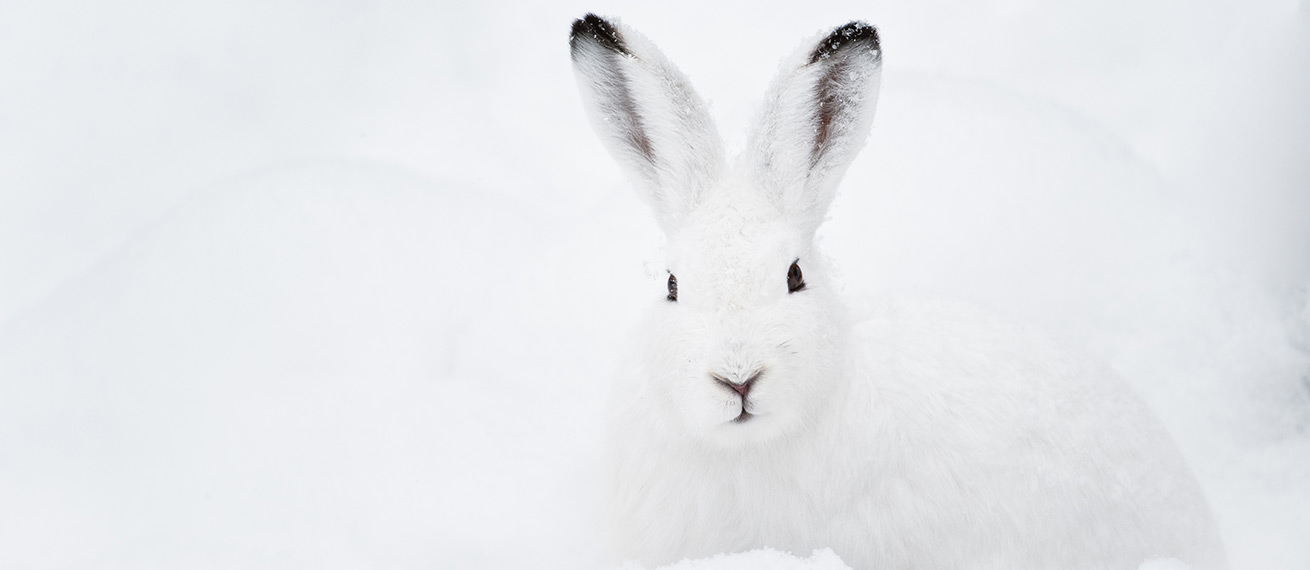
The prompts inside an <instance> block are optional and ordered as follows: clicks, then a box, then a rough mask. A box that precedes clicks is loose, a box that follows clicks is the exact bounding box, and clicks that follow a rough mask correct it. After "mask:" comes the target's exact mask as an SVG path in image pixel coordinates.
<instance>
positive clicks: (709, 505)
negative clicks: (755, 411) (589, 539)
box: [615, 462, 849, 564]
mask: <svg viewBox="0 0 1310 570" xmlns="http://www.w3.org/2000/svg"><path fill="white" fill-rule="evenodd" d="M806 472H807V469H803V468H799V469H779V468H777V467H776V466H760V465H754V466H752V465H727V464H720V463H697V462H687V463H684V464H682V465H681V466H680V468H678V469H672V470H664V471H663V472H660V473H653V472H647V473H628V474H627V475H628V476H630V477H633V478H634V480H644V484H642V485H640V486H639V487H629V488H628V491H629V492H632V493H640V495H641V496H630V497H626V498H621V500H620V501H619V502H618V503H617V504H620V505H623V509H624V510H625V512H619V513H615V514H616V515H617V517H618V520H619V521H620V524H621V526H622V527H623V533H622V534H624V535H626V537H625V538H626V539H625V540H624V542H627V550H628V551H629V554H630V555H635V556H636V557H638V558H640V559H642V560H643V561H644V562H647V563H651V564H664V563H668V562H676V561H677V560H679V559H681V558H684V557H687V558H697V557H704V556H710V555H714V554H717V553H721V552H740V551H746V550H752V549H757V548H773V549H778V550H784V551H792V552H798V553H808V552H810V551H811V550H813V549H815V548H821V547H823V546H827V545H828V542H829V541H828V538H829V537H830V535H831V531H832V529H831V528H830V527H831V526H832V525H833V524H834V522H835V521H834V519H833V517H832V515H831V513H834V512H840V511H841V510H843V509H840V508H837V506H836V505H834V504H833V501H834V500H835V499H836V498H837V497H839V496H841V495H842V493H839V492H834V491H835V490H834V489H832V488H831V486H830V485H829V486H826V487H825V485H824V484H823V482H822V481H819V480H818V479H813V478H809V477H806ZM848 496H849V495H848Z"/></svg>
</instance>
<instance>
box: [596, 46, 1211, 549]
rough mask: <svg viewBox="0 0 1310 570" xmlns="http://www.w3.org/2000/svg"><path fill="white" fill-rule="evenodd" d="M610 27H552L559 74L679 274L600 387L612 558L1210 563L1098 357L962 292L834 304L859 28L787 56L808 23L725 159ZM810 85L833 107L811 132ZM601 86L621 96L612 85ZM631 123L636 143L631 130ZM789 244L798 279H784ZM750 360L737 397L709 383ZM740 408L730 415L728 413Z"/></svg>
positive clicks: (693, 105) (1145, 434) (1202, 526)
mask: <svg viewBox="0 0 1310 570" xmlns="http://www.w3.org/2000/svg"><path fill="white" fill-rule="evenodd" d="M614 29H616V30H617V32H618V35H619V37H620V38H621V39H622V40H623V46H624V47H625V49H626V50H627V52H628V53H627V54H617V53H615V52H613V51H612V50H606V48H605V47H603V46H601V45H600V43H598V42H589V41H588V39H587V38H585V37H584V38H578V37H575V38H573V43H574V62H575V69H576V71H577V74H578V79H579V84H580V86H581V87H582V91H583V94H584V99H585V100H586V102H587V106H588V108H589V110H590V113H591V117H592V120H593V125H594V126H595V127H596V129H597V131H598V132H599V133H600V134H601V139H602V140H603V141H604V142H606V144H607V146H608V147H609V149H610V151H611V153H612V154H613V155H614V156H615V157H617V158H618V160H619V162H620V164H622V165H624V168H625V169H626V170H627V172H628V174H629V175H630V176H631V177H632V178H633V180H634V182H635V184H636V185H637V186H638V188H639V189H640V190H641V192H642V193H643V195H644V196H646V199H647V200H648V202H649V203H650V204H651V205H652V206H653V208H654V210H655V213H656V216H657V218H658V219H659V220H660V223H661V225H662V227H663V228H664V230H665V231H666V232H667V234H668V240H669V242H668V254H669V257H668V269H669V271H670V272H671V273H673V274H675V275H676V276H677V278H678V284H679V295H678V300H677V302H667V301H661V302H660V303H659V304H658V306H656V307H654V308H653V310H652V311H651V314H650V317H649V319H648V321H647V322H646V324H645V328H646V330H648V331H649V332H650V339H649V342H648V343H647V344H646V345H645V346H644V348H643V350H642V351H641V353H640V354H639V355H638V356H637V357H636V358H634V359H633V363H632V364H631V365H630V366H629V367H628V369H627V370H626V371H625V372H624V374H622V375H621V378H620V381H619V383H618V385H617V388H616V390H615V394H616V396H615V405H614V413H613V418H612V422H611V429H610V434H609V435H610V445H609V458H610V459H609V466H610V469H611V470H612V472H611V473H610V480H611V481H612V484H613V488H612V490H611V491H612V492H611V496H610V507H611V514H612V521H611V522H612V527H613V531H614V535H615V537H614V538H615V540H614V543H615V547H616V550H617V554H618V555H619V556H620V557H621V558H624V559H635V560H639V561H640V562H642V563H644V564H646V565H659V564H666V563H670V562H675V561H677V560H680V559H682V558H684V557H691V558H695V557H703V556H708V555H712V554H715V553H720V552H739V551H745V550H751V549H756V548H765V547H767V548H776V549H781V550H784V551H790V552H794V553H806V552H810V551H812V550H814V549H818V548H829V547H830V548H832V549H833V550H834V551H835V552H836V553H837V554H838V555H839V556H841V558H842V559H843V560H845V561H846V562H847V563H848V564H850V565H851V566H852V567H854V568H863V569H880V570H881V569H898V568H918V569H934V568H965V567H967V568H996V569H1007V570H1015V569H1051V568H1062V569H1063V568H1134V567H1136V566H1137V565H1138V564H1140V563H1141V562H1142V561H1143V560H1148V559H1154V558H1162V557H1172V558H1177V559H1180V560H1183V561H1186V562H1188V563H1190V564H1192V565H1193V566H1194V567H1195V568H1198V569H1215V568H1223V567H1225V561H1224V555H1223V552H1222V547H1221V546H1220V543H1219V539H1218V538H1217V535H1216V531H1215V528H1214V523H1213V521H1212V520H1211V518H1210V514H1209V510H1208V507H1207V506H1206V503H1205V501H1204V498H1203V497H1202V495H1201V493H1200V490H1199V489H1198V487H1197V484H1196V483H1195V481H1194V480H1193V478H1192V475H1191V474H1190V472H1189V470H1188V468H1187V466H1186V464H1185V462H1184V461H1183V459H1182V458H1181V456H1180V455H1179V453H1178V452H1177V450H1176V449H1175V447H1174V445H1173V443H1172V442H1171V441H1170V439H1169V437H1168V435H1167V434H1166V433H1165V432H1164V430H1163V428H1162V427H1161V426H1160V425H1159V424H1158V423H1157V422H1156V420H1155V419H1154V418H1153V417H1152V415H1151V414H1150V412H1149V411H1148V410H1147V409H1146V408H1145V407H1144V406H1143V405H1142V404H1141V403H1140V402H1139V401H1138V400H1137V399H1136V398H1135V397H1134V396H1133V395H1132V394H1131V392H1130V391H1129V390H1128V389H1127V388H1126V387H1125V386H1124V385H1123V384H1122V383H1121V382H1120V381H1119V380H1118V379H1117V378H1116V377H1115V376H1114V375H1113V374H1112V373H1110V372H1108V371H1107V370H1105V369H1103V368H1101V367H1098V366H1095V365H1092V364H1089V363H1087V362H1085V361H1083V360H1080V359H1079V358H1076V357H1074V356H1071V355H1069V354H1068V353H1065V352H1063V351H1061V350H1060V349H1059V348H1057V347H1055V346H1052V345H1051V344H1050V343H1048V342H1047V341H1046V340H1044V339H1043V338H1042V337H1041V336H1040V335H1036V334H1034V333H1032V332H1030V331H1027V330H1025V329H1022V328H1018V327H1014V326H1009V325H1005V324H1003V323H999V322H996V321H994V320H992V319H991V318H989V317H987V316H986V315H982V314H979V313H977V312H975V311H972V310H969V309H967V308H960V307H954V306H951V305H946V304H941V303H936V304H931V303H930V304H920V303H900V304H897V303H888V304H885V305H884V306H883V307H882V308H879V309H876V310H873V311H871V312H869V313H868V314H863V315H858V316H857V315H854V314H852V312H851V311H850V310H849V309H847V308H846V306H845V305H844V304H843V303H842V302H841V301H840V300H839V299H838V297H837V296H836V294H835V292H834V287H833V285H832V283H831V281H830V277H829V273H828V270H827V266H826V263H825V260H824V258H823V257H822V255H820V254H819V253H818V252H817V251H815V249H814V244H813V235H814V230H815V228H817V227H818V225H819V223H820V222H821V221H822V219H823V216H824V215H825V214H826V210H827V208H828V206H829V204H830V203H831V201H832V197H833V194H834V193H835V189H836V186H837V183H838V182H839V180H840V178H841V175H842V173H843V172H844V170H845V169H846V167H847V166H848V165H849V164H850V162H851V160H853V159H854V157H855V155H856V154H857V153H858V151H859V149H860V147H862V146H863V144H864V140H865V138H866V137H867V134H868V132H869V125H870V122H871V120H872V115H873V108H874V104H875V101H876V97H877V89H878V72H879V69H880V64H881V52H880V51H877V50H873V49H872V46H874V45H876V43H872V44H870V43H867V42H866V43H864V44H858V45H856V46H855V47H851V48H848V49H846V50H844V51H838V52H836V53H835V54H833V55H832V57H829V58H824V59H820V60H817V61H814V62H812V63H811V62H810V59H812V57H811V54H812V53H813V52H814V47H815V45H816V43H817V42H818V41H820V40H821V39H823V38H824V37H827V34H824V35H823V36H820V37H819V38H816V39H815V40H814V41H811V42H810V43H807V44H805V45H804V46H803V47H802V48H801V49H800V50H798V51H797V52H796V53H795V54H794V55H792V56H791V57H789V58H787V59H786V60H784V63H783V68H782V70H781V71H780V73H779V76H778V79H777V80H776V81H775V83H774V85H773V87H772V88H771V89H770V91H769V95H768V96H767V99H766V103H765V108H764V110H763V112H762V113H761V115H760V123H759V126H758V128H757V131H756V132H755V133H754V134H753V135H752V137H751V138H750V139H749V140H750V141H751V142H750V144H748V146H747V148H746V151H745V154H744V156H742V157H741V158H740V160H738V161H737V162H736V163H735V164H736V167H735V168H734V169H732V170H728V169H725V168H722V167H721V166H720V165H721V164H723V162H724V161H723V159H722V156H721V153H722V148H721V145H719V144H718V142H717V141H718V137H717V135H716V134H714V128H713V126H712V125H711V124H710V122H709V119H708V115H707V114H706V113H705V111H704V106H703V104H701V102H700V99H699V98H698V97H697V96H696V95H695V93H694V92H693V91H692V90H691V88H690V87H689V86H688V84H687V82H686V79H685V77H683V76H682V75H681V74H680V73H679V72H678V71H677V70H676V69H674V68H673V67H672V65H671V64H669V63H668V62H667V60H665V59H664V57H663V56H662V55H660V53H659V52H658V50H656V48H655V47H654V46H653V45H652V44H650V42H649V41H647V40H645V38H642V37H641V36H639V35H637V34H636V33H634V32H632V31H631V30H630V29H627V28H625V27H622V26H621V25H614ZM576 30H577V28H575V34H576ZM834 65H840V66H843V67H842V68H841V71H842V73H838V74H834V73H829V72H830V71H831V70H830V69H828V67H827V66H834ZM616 78H618V79H616ZM825 78H827V79H826V80H829V81H837V82H838V83H839V84H837V85H827V86H824V89H827V91H826V92H828V93H833V92H834V91H833V90H834V89H835V90H837V91H836V92H837V93H839V95H840V96H839V97H835V98H831V100H833V101H837V102H838V104H840V105H841V106H842V107H841V108H839V109H835V110H834V109H831V108H829V109H827V111H829V112H834V113H835V114H834V115H832V116H834V117H836V121H837V123H839V124H834V125H829V128H828V129H827V132H828V133H829V135H830V139H829V140H824V141H819V142H820V143H821V144H817V145H816V143H815V136H816V134H815V133H816V132H819V131H818V130H816V129H815V128H814V126H815V122H814V121H815V117H816V112H817V109H818V106H817V104H816V102H815V96H814V93H815V90H816V88H817V87H816V86H817V85H818V82H821V81H824V80H825ZM615 81H627V82H628V84H627V85H626V86H624V87H623V88H619V87H618V86H616V85H615V84H614V82H615ZM624 89H626V93H627V94H628V96H629V97H630V99H631V100H630V101H628V104H624V103H623V102H621V101H620V102H616V101H614V100H612V98H613V97H615V96H616V94H621V93H625V91H624ZM607 98H611V99H610V100H607ZM623 113H635V114H636V115H637V116H635V117H632V116H621V115H622V114H623ZM631 128H641V129H645V131H646V132H645V133H644V134H642V135H640V136H645V137H646V138H647V139H648V140H649V141H650V143H651V144H650V146H651V147H652V148H653V149H654V152H653V153H651V152H643V151H642V150H641V149H635V148H632V145H633V144H634V143H633V141H636V140H639V138H640V136H634V133H631V132H627V131H625V129H631ZM815 149H818V150H815ZM797 259H799V260H800V261H799V265H800V267H801V268H802V270H803V272H804V276H805V281H806V283H807V286H806V288H805V289H803V290H800V291H797V292H795V293H789V292H788V286H787V279H786V278H787V270H788V268H789V267H790V265H791V263H792V262H793V261H794V260H797ZM758 370H764V371H765V372H764V373H763V375H762V376H761V377H760V379H759V380H758V382H757V383H756V384H755V386H754V388H753V390H752V391H751V393H750V395H749V397H748V398H745V399H743V398H741V397H739V396H738V395H737V394H735V393H734V392H732V391H731V390H729V389H727V388H726V387H725V386H723V385H721V384H720V383H719V382H718V381H715V380H713V379H711V374H713V375H717V376H719V377H721V378H725V379H729V380H732V381H742V380H744V379H745V378H747V377H749V376H750V375H751V374H753V373H754V372H755V371H758ZM743 409H744V410H745V411H748V412H750V413H751V414H753V417H751V418H750V419H748V420H747V421H745V422H734V421H733V420H734V418H737V417H738V416H739V414H741V412H742V411H743Z"/></svg>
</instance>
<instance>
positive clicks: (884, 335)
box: [609, 304, 1223, 570]
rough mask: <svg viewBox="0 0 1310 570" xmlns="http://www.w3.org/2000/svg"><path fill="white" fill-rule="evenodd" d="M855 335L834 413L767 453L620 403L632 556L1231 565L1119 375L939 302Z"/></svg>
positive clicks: (624, 512) (1195, 496) (887, 312)
mask: <svg viewBox="0 0 1310 570" xmlns="http://www.w3.org/2000/svg"><path fill="white" fill-rule="evenodd" d="M851 332H852V335H851V337H850V339H851V343H852V346H851V348H852V349H853V350H852V354H855V355H858V356H856V357H853V358H852V360H851V361H850V362H849V365H848V368H847V373H848V374H850V376H849V377H848V380H847V381H844V382H842V383H840V384H839V389H838V390H837V392H836V394H837V396H838V397H837V398H835V399H834V401H833V402H832V408H831V409H830V410H825V412H824V413H823V414H822V415H820V416H819V417H818V418H816V420H815V422H814V423H813V424H811V425H810V426H808V428H807V429H806V430H805V431H803V432H800V433H796V434H794V435H793V436H792V437H788V438H786V439H781V440H779V441H776V442H772V443H770V444H767V445H762V446H757V447H748V448H740V449H724V448H722V447H720V446H717V445H706V444H704V443H702V442H699V441H695V440H692V439H688V438H685V437H681V436H680V435H679V434H678V433H677V430H674V429H668V427H667V426H662V425H661V424H662V423H663V422H662V420H661V419H660V417H659V413H658V412H657V411H656V409H655V408H654V407H652V406H650V405H649V402H650V401H651V400H652V399H657V398H656V397H653V396H652V395H650V394H649V393H647V392H646V391H643V390H641V388H640V387H639V386H638V385H629V386H624V387H623V388H622V389H620V390H619V392H618V393H619V394H625V395H628V396H631V397H630V398H624V397H622V396H621V397H620V398H621V399H620V404H619V406H618V410H617V413H616V415H615V416H614V419H613V425H612V426H611V434H612V436H613V439H612V441H611V447H610V450H609V453H610V458H611V469H612V470H613V471H612V472H611V473H609V475H610V476H611V477H612V478H613V481H614V484H615V487H614V489H613V494H612V496H611V500H612V501H613V502H612V503H611V513H612V516H613V517H614V520H613V521H612V522H613V524H614V528H615V530H616V533H617V536H616V538H617V544H618V547H619V550H620V551H621V554H622V556H624V557H626V558H635V559H639V560H642V561H643V562H646V563H648V564H650V565H655V564H665V563H670V562H675V561H677V560H678V559H681V558H682V557H692V558H695V557H701V556H709V555H712V554H714V553H718V552H738V551H744V550H750V549H755V548H761V547H766V546H767V547H771V548H776V549H781V550H787V551H792V552H794V553H796V554H798V555H803V554H807V553H809V552H810V551H811V550H813V549H815V548H820V547H831V548H832V549H833V550H834V551H835V552H836V553H837V554H838V555H839V556H841V557H842V558H843V560H845V562H846V563H847V564H849V565H850V566H851V567H852V568H857V569H860V568H864V569H875V570H876V569H903V568H916V569H922V570H927V569H935V568H979V569H984V568H995V569H1008V570H1014V569H1050V568H1059V569H1073V568H1105V569H1117V568H1127V569H1132V568H1136V567H1137V566H1138V565H1139V564H1141V563H1142V562H1144V561H1146V560H1148V559H1153V558H1160V557H1177V558H1180V559H1183V560H1187V561H1189V562H1191V563H1192V564H1193V565H1194V567H1195V568H1196V569H1198V570H1200V569H1204V568H1221V567H1223V554H1222V549H1221V547H1220V545H1219V543H1218V542H1217V540H1216V538H1215V536H1216V535H1215V529H1214V528H1213V524H1212V523H1211V521H1210V514H1209V512H1208V510H1207V507H1206V505H1205V502H1204V499H1203V497H1202V496H1201V494H1200V492H1199V490H1198V488H1197V486H1196V483H1195V482H1194V481H1193V480H1192V478H1191V476H1190V475H1189V473H1188V470H1187V467H1186V465H1185V464H1184V462H1183V460H1182V458H1181V457H1180V456H1179V455H1178V454H1177V453H1176V452H1175V451H1174V448H1173V445H1172V443H1171V442H1170V441H1169V438H1168V436H1167V435H1166V434H1165V433H1164V431H1163V430H1162V428H1161V427H1160V426H1159V425H1158V424H1157V423H1156V422H1155V421H1153V419H1152V417H1151V415H1150V413H1149V412H1148V411H1147V410H1145V409H1143V406H1142V404H1141V403H1140V402H1139V401H1138V400H1136V399H1135V398H1133V397H1131V395H1130V394H1129V392H1128V391H1127V389H1126V388H1125V387H1124V386H1123V385H1122V384H1121V383H1120V382H1119V381H1118V379H1116V378H1115V377H1114V375H1113V374H1109V373H1107V372H1106V371H1105V370H1103V369H1100V368H1097V367H1094V366H1089V365H1088V364H1087V363H1085V362H1083V361H1080V360H1078V359H1076V358H1072V357H1070V356H1068V355H1065V354H1062V353H1061V352H1060V351H1058V350H1057V349H1055V348H1054V347H1051V346H1049V345H1048V344H1047V343H1046V342H1044V341H1043V339H1042V338H1041V337H1039V336H1037V335H1033V334H1031V333H1029V332H1027V331H1024V330H1021V329H1016V328H1012V327H1007V326H1005V325H1003V324H999V323H996V322H994V321H992V320H991V319H989V318H987V317H985V316H981V315H978V314H975V313H972V312H971V311H969V310H967V309H964V308H958V307H951V306H946V305H938V304H932V305H925V304H900V305H897V306H888V307H886V308H884V309H882V310H880V311H877V312H876V314H873V315H870V316H868V317H866V318H864V319H862V320H861V321H860V322H858V323H855V324H853V326H852V330H851ZM628 381H630V382H634V383H636V384H640V383H641V382H642V380H641V378H640V377H637V376H634V377H631V378H629V379H628ZM761 388H762V387H761ZM643 400H644V402H643Z"/></svg>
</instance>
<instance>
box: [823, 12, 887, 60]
mask: <svg viewBox="0 0 1310 570" xmlns="http://www.w3.org/2000/svg"><path fill="white" fill-rule="evenodd" d="M855 46H861V47H864V48H865V49H867V50H868V51H871V52H879V57H881V52H882V45H881V44H880V43H879V42H878V28H875V27H873V26H870V25H869V24H867V23H865V22H862V21H860V20H853V21H851V22H850V23H847V24H846V25H844V26H839V27H837V28H836V29H834V30H833V31H832V33H831V34H828V37H825V38H823V41H820V42H819V45H817V46H815V48H814V51H813V52H812V53H811V54H810V63H814V62H816V61H819V60H821V59H827V58H829V57H832V55H833V54H835V53H837V52H839V51H842V50H843V49H850V48H853V47H855Z"/></svg>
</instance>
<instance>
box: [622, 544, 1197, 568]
mask: <svg viewBox="0 0 1310 570" xmlns="http://www.w3.org/2000/svg"><path fill="white" fill-rule="evenodd" d="M1143 568H1145V567H1143ZM622 570H642V566H640V565H637V564H634V563H628V564H625V565H624V566H623V567H622ZM660 570H850V566H847V565H846V564H845V563H844V562H842V560H841V558H840V557H838V556H837V555H836V554H835V553H833V551H832V550H829V549H827V548H824V549H822V550H815V551H814V553H813V554H811V555H810V557H809V558H799V557H796V556H793V555H791V554H788V553H786V552H779V551H777V550H772V549H768V548H765V549H761V550H752V551H750V552H740V553H737V554H719V555H716V556H711V557H709V558H700V559H697V560H683V561H682V562H678V563H675V564H670V565H668V566H661V567H660ZM1147 570H1177V569H1175V568H1174V567H1172V566H1171V567H1159V568H1152V569H1147Z"/></svg>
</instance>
